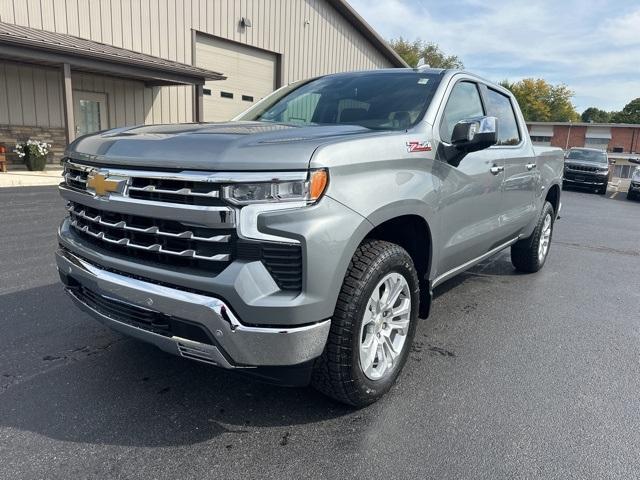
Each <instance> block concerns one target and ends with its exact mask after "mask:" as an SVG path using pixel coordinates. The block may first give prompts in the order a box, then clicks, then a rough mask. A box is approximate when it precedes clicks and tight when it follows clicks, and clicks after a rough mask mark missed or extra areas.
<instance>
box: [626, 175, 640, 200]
mask: <svg viewBox="0 0 640 480" xmlns="http://www.w3.org/2000/svg"><path fill="white" fill-rule="evenodd" d="M627 198H628V199H629V200H637V199H639V198H640V167H636V168H635V170H634V171H633V175H632V176H631V183H630V184H629V190H628V191H627Z"/></svg>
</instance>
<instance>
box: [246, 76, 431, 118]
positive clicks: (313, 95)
mask: <svg viewBox="0 0 640 480" xmlns="http://www.w3.org/2000/svg"><path fill="white" fill-rule="evenodd" d="M440 78H441V77H440V75H438V74H433V73H420V72H414V71H408V72H388V73H387V72H385V73H371V72H368V73H363V72H360V73H350V74H339V75H330V76H326V77H321V78H316V79H313V80H310V81H307V82H299V83H296V84H292V85H290V86H289V87H287V88H285V89H282V90H279V91H278V92H276V93H274V94H273V95H272V96H271V97H267V99H266V101H265V102H263V103H261V104H259V105H256V107H254V108H252V109H250V110H249V111H247V112H246V113H245V114H244V115H242V116H241V117H240V118H238V120H258V121H262V122H282V123H290V124H296V125H304V126H306V125H319V124H324V125H326V124H346V125H360V126H362V127H365V128H370V129H375V130H404V129H407V128H410V127H412V126H413V125H415V123H416V122H418V121H419V120H420V119H421V118H422V116H423V115H424V112H425V110H426V109H427V107H428V106H429V102H430V101H431V98H432V97H433V93H434V92H435V89H436V87H437V86H438V83H439V82H440Z"/></svg>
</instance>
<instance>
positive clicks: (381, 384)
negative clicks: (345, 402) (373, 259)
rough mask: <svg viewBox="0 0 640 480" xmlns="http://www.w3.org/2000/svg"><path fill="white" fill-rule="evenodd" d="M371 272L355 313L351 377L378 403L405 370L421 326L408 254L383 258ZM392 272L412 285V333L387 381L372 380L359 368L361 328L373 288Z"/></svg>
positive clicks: (410, 327) (416, 290) (406, 340)
mask: <svg viewBox="0 0 640 480" xmlns="http://www.w3.org/2000/svg"><path fill="white" fill-rule="evenodd" d="M370 271H373V274H371V275H368V279H367V284H366V287H365V288H363V289H362V292H361V294H360V295H359V298H358V299H357V308H356V309H355V313H354V316H355V318H354V319H353V326H352V338H351V342H352V343H351V351H352V352H353V358H352V362H351V369H352V372H351V373H352V378H353V379H354V380H356V382H355V383H356V386H357V387H358V389H359V390H360V394H361V395H362V396H363V397H370V398H371V400H372V401H375V400H376V399H377V398H379V397H380V396H381V395H383V394H384V393H385V392H386V391H388V390H389V389H390V388H391V386H392V385H393V384H394V382H395V381H396V378H397V377H398V375H399V374H400V372H401V371H402V368H403V367H404V364H405V363H406V361H407V357H408V356H409V351H410V349H411V344H412V343H413V338H414V336H415V331H416V326H417V323H418V302H419V293H418V292H419V286H418V278H417V274H416V271H415V268H414V266H413V262H412V261H411V258H410V257H409V256H408V254H406V253H404V254H403V253H401V252H396V253H395V254H394V255H390V256H388V257H386V258H384V259H383V260H382V262H380V263H376V264H374V265H372V266H371V267H370ZM368 273H369V272H368ZM389 273H399V274H400V275H402V276H403V277H404V278H405V280H406V281H407V283H408V285H409V290H410V292H411V315H410V323H409V331H408V332H407V338H406V339H405V342H404V345H403V347H402V352H401V353H400V355H399V356H398V357H397V361H396V363H395V365H394V366H393V368H392V371H391V374H389V375H385V376H384V378H381V379H379V380H371V379H370V378H368V377H367V376H366V375H365V374H364V372H363V371H362V368H361V367H360V330H361V328H362V322H363V321H364V312H365V309H366V307H367V303H368V301H369V298H370V297H371V294H372V293H373V290H374V288H375V287H376V286H377V285H378V283H379V282H380V280H382V278H383V277H384V276H385V275H387V274H389Z"/></svg>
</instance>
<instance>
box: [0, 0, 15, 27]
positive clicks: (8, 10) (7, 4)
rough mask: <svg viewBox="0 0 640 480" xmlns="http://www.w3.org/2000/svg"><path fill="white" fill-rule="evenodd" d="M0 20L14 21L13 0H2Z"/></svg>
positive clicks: (0, 0)
mask: <svg viewBox="0 0 640 480" xmlns="http://www.w3.org/2000/svg"><path fill="white" fill-rule="evenodd" d="M0 22H5V23H14V22H15V15H14V13H13V0H0Z"/></svg>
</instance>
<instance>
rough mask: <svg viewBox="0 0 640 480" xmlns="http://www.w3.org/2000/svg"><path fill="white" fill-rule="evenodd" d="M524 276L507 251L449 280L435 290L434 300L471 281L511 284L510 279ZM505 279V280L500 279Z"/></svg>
mask: <svg viewBox="0 0 640 480" xmlns="http://www.w3.org/2000/svg"><path fill="white" fill-rule="evenodd" d="M519 275H523V274H521V273H519V272H517V271H516V270H515V269H514V268H513V265H512V264H511V256H510V253H509V249H506V250H505V251H503V252H502V253H499V254H497V255H496V256H494V257H491V258H488V259H486V260H484V261H482V262H480V263H479V264H477V265H475V266H474V267H472V268H471V269H469V270H467V271H466V272H462V273H460V274H458V275H456V276H455V277H453V278H451V279H449V280H447V281H446V282H444V283H442V284H440V285H438V286H437V287H436V288H435V289H434V290H433V298H434V299H436V298H438V297H440V296H442V295H444V294H445V293H447V292H449V291H450V290H453V289H455V288H457V287H458V286H460V285H462V284H463V283H467V282H469V281H471V280H473V281H474V282H481V283H494V282H495V281H496V278H498V280H497V281H498V282H503V283H509V282H511V280H510V279H509V277H513V276H519ZM500 277H504V278H500Z"/></svg>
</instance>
